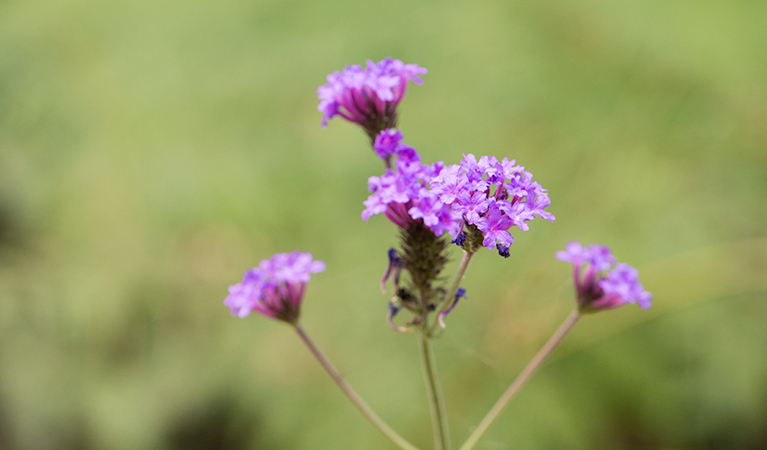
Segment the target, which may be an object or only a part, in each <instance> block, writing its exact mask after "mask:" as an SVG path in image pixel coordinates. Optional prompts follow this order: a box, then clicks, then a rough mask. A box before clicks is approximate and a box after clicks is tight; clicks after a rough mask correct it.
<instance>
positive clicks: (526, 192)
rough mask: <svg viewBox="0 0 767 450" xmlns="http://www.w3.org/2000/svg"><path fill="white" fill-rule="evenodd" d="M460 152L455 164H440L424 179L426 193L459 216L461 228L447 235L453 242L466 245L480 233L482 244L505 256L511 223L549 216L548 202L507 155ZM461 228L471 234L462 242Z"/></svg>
mask: <svg viewBox="0 0 767 450" xmlns="http://www.w3.org/2000/svg"><path fill="white" fill-rule="evenodd" d="M463 156H464V158H463V161H461V163H460V164H456V165H452V166H447V167H445V168H444V169H443V170H442V171H441V172H440V173H439V174H437V175H436V176H435V177H434V178H433V179H432V180H431V182H430V183H429V185H430V188H431V193H432V194H433V195H434V196H436V197H437V198H438V199H439V201H440V202H442V203H444V204H446V205H449V206H450V208H451V210H452V211H453V212H454V213H455V214H457V215H458V217H459V218H460V224H459V227H458V229H459V230H461V231H459V234H453V237H454V238H455V242H456V243H458V244H459V245H464V247H465V246H466V245H472V243H473V241H475V240H476V241H479V240H480V235H479V233H481V245H482V246H484V247H487V248H489V249H497V250H498V253H499V254H501V255H502V256H505V257H508V255H509V247H510V246H511V244H512V243H513V242H514V237H513V236H512V235H511V233H510V232H509V230H510V229H511V227H514V226H516V227H518V228H519V229H521V230H524V231H527V230H528V229H529V228H530V227H529V226H528V225H527V222H529V221H531V220H533V219H534V218H535V217H542V218H544V219H546V220H549V221H552V222H553V221H554V215H552V214H551V213H550V212H548V211H546V210H545V209H546V208H547V207H548V206H549V205H550V204H551V200H549V195H548V194H547V193H546V189H544V188H543V187H542V186H541V185H540V184H539V183H538V182H536V181H533V174H531V173H530V172H528V171H526V170H525V168H524V167H523V166H520V165H517V164H516V162H515V161H514V160H509V159H508V158H504V159H503V160H501V161H499V160H498V159H497V158H496V157H495V156H481V157H480V158H479V159H477V158H476V157H475V156H474V155H473V154H464V155H463ZM464 231H468V232H469V233H471V234H474V235H476V236H475V239H469V241H468V242H467V241H466V236H465V235H464V234H463V233H464ZM477 245H480V244H477Z"/></svg>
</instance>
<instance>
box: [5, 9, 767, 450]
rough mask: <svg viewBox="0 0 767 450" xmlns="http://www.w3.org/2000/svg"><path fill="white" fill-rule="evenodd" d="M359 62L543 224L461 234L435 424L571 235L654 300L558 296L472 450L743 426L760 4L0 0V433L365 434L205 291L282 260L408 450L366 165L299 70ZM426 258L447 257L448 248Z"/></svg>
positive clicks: (122, 437) (405, 406) (68, 443)
mask: <svg viewBox="0 0 767 450" xmlns="http://www.w3.org/2000/svg"><path fill="white" fill-rule="evenodd" d="M386 56H393V57H395V58H399V59H402V60H403V61H405V62H406V63H417V64H419V65H421V66H423V67H426V68H427V69H429V73H428V74H427V75H426V76H424V81H425V83H424V85H422V86H411V88H410V90H409V91H408V94H407V96H406V98H405V99H404V101H403V103H402V104H401V105H400V128H401V129H402V130H403V133H404V135H405V141H406V142H407V143H408V144H410V145H413V146H414V147H415V148H417V149H418V150H419V152H420V153H421V155H422V156H423V158H424V160H425V161H428V162H431V161H435V160H443V161H445V162H446V163H456V162H457V161H458V160H459V159H460V158H461V153H474V154H477V155H482V154H488V155H495V156H497V157H499V158H501V157H505V156H506V157H509V158H516V159H517V161H518V163H520V164H522V165H524V166H525V167H526V168H527V169H528V170H530V171H531V172H533V173H534V174H535V177H536V180H538V181H540V183H541V184H542V185H543V186H544V187H546V188H548V189H549V193H550V195H551V198H552V205H551V208H550V210H551V211H552V212H553V213H554V214H555V215H556V216H557V220H556V222H555V223H553V224H551V223H548V222H546V221H542V220H540V219H539V220H536V221H534V222H532V223H531V224H530V225H531V229H530V231H528V232H517V233H515V238H516V242H515V243H514V245H513V246H512V249H511V258H509V259H507V260H504V259H503V258H500V257H498V255H497V254H495V253H494V252H490V251H484V252H481V253H479V254H478V256H477V257H475V260H474V262H473V263H472V266H471V267H470V269H469V273H468V276H467V279H466V281H465V283H464V285H463V286H464V287H465V288H466V289H467V292H468V299H467V300H466V301H464V302H462V303H461V304H459V306H458V308H456V310H455V311H454V312H453V313H452V314H451V315H450V316H449V317H448V320H447V322H448V328H447V332H446V334H445V335H444V337H443V338H441V339H440V340H439V341H438V342H437V343H436V351H437V359H438V365H439V367H440V370H441V374H442V377H443V380H442V383H443V387H444V389H445V393H446V399H447V407H448V412H449V414H450V419H451V431H452V435H453V441H454V442H455V443H458V444H460V443H461V442H463V440H464V439H465V438H466V437H467V436H468V435H469V433H470V431H471V430H472V429H473V427H474V426H476V424H477V423H478V422H479V420H480V419H481V418H482V417H483V416H484V414H485V412H486V411H487V410H488V409H489V407H490V406H491V405H492V403H493V402H494V401H495V399H496V398H497V397H498V396H499V395H500V394H501V393H502V392H503V390H504V389H505V388H506V386H508V384H509V383H510V382H511V381H512V380H513V379H514V377H515V376H516V374H517V373H518V372H519V371H520V370H521V369H522V368H523V367H524V365H525V364H526V362H527V361H528V360H529V359H530V357H531V356H532V355H533V354H534V353H535V352H536V351H537V349H538V348H539V347H540V346H541V345H542V344H543V342H545V340H546V339H547V338H548V336H549V335H550V334H551V333H552V332H553V331H554V330H555V329H556V327H557V326H558V325H559V324H560V323H561V321H562V320H563V319H564V318H565V317H566V316H567V314H568V313H569V312H570V310H571V309H572V307H573V302H574V301H573V297H572V295H573V293H572V286H571V282H570V276H571V274H570V266H569V264H566V263H562V262H559V261H556V260H555V259H554V253H555V252H556V251H557V250H560V249H562V248H563V247H564V245H565V243H566V242H568V241H571V240H580V241H582V242H584V243H592V242H593V243H601V244H606V245H609V246H610V247H611V248H612V249H613V252H614V253H615V255H616V256H617V257H618V259H619V260H621V261H625V262H628V263H630V264H632V265H634V266H636V267H637V268H638V269H639V272H640V278H641V280H642V282H643V284H644V285H645V288H646V289H647V290H649V291H651V292H652V293H653V294H654V295H655V298H654V305H653V307H652V309H651V310H649V311H641V310H639V308H636V307H633V306H626V307H624V308H621V309H618V310H615V311H610V312H605V313H599V314H596V315H593V316H588V317H586V318H585V319H584V320H582V321H581V322H580V323H579V324H578V325H577V327H576V328H575V330H574V331H573V333H572V334H571V335H570V336H569V337H568V338H567V339H566V341H565V342H564V343H563V345H562V346H561V347H560V348H558V349H557V350H556V351H555V353H554V354H553V355H552V357H551V358H550V359H549V360H548V361H547V363H546V364H545V365H544V366H543V368H542V370H541V371H540V372H539V373H538V374H537V375H536V376H535V377H534V378H533V379H532V381H531V382H530V383H529V384H528V385H527V386H525V388H524V390H523V391H522V392H521V393H520V395H519V396H518V397H517V398H515V399H514V401H513V402H512V403H511V405H510V407H509V409H508V410H507V411H505V412H504V413H503V415H502V416H501V417H500V419H499V420H498V421H497V422H496V423H495V424H494V425H493V427H492V428H491V429H490V431H489V432H488V434H487V435H486V437H485V439H484V440H483V441H482V442H481V444H480V445H479V446H478V447H477V448H478V449H484V450H490V449H532V450H536V449H541V450H543V449H764V448H767V227H766V226H765V223H767V2H764V1H757V0H734V1H730V2H719V1H711V0H698V1H689V0H687V1H675V2H664V1H659V0H652V1H640V0H630V1H626V2H615V1H608V0H543V1H531V0H519V1H499V0H496V1H492V0H491V1H479V2H466V1H464V2H460V1H445V2H436V1H431V2H429V1H426V2H406V1H401V0H395V1H391V2H385V3H378V2H352V1H329V2H310V1H297V0H284V1H274V0H261V1H259V0H257V1H240V0H223V1H211V0H199V1H180V0H166V1H160V2H156V1H148V0H132V1H123V2H120V1H97V0H23V1H22V0H2V1H0V449H4V450H5V449H7V450H20V449H25V450H26V449H30V450H47V449H64V450H67V449H72V450H75V449H76V450H88V449H117V450H122V449H125V450H128V449H131V450H133V449H230V450H239V449H274V450H281V449H298V450H309V449H374V450H375V449H381V450H383V449H391V448H393V446H392V445H391V444H390V443H389V442H388V441H386V439H385V438H384V437H383V436H381V435H380V434H379V433H378V432H377V431H376V430H375V429H374V428H373V427H372V426H370V425H369V424H368V423H367V422H366V421H365V420H364V419H363V418H362V416H361V415H360V414H359V413H358V412H357V411H356V410H355V409H354V407H353V406H352V405H351V404H350V403H349V402H348V401H347V400H346V399H345V398H344V397H343V395H342V394H341V392H340V391H339V390H338V389H337V388H336V386H335V385H333V383H332V381H331V380H330V378H328V377H327V375H326V374H325V373H324V372H323V371H322V369H321V368H320V366H319V365H317V364H316V363H315V361H314V360H312V359H311V356H310V354H309V353H308V351H306V349H305V348H303V347H302V346H301V344H300V342H299V340H298V338H297V337H296V336H295V335H294V334H293V333H292V331H291V329H290V328H289V327H288V326H286V325H284V324H282V323H277V322H275V321H270V320H268V319H266V318H263V317H258V316H251V317H248V318H246V319H238V318H233V317H231V316H230V314H229V311H228V310H227V309H226V308H225V307H224V306H223V304H222V301H223V299H224V297H225V296H226V294H227V286H228V285H230V284H233V283H236V282H238V281H239V280H240V277H241V275H242V273H243V272H244V271H245V270H246V269H247V268H249V267H252V266H254V265H256V264H257V263H258V261H259V260H260V259H263V258H267V257H269V256H270V255H271V254H272V253H274V252H286V251H291V250H294V249H300V250H302V251H308V252H312V253H313V254H314V256H315V258H318V259H321V260H324V261H325V262H326V263H327V271H326V272H324V273H321V274H317V275H315V276H314V278H313V280H312V281H311V283H310V285H309V286H308V290H307V296H306V298H305V302H304V309H303V320H302V321H303V323H304V326H305V328H306V329H307V331H308V332H309V333H310V334H311V335H312V336H313V338H314V339H315V341H316V342H317V344H318V345H319V346H320V347H321V348H322V349H323V350H324V351H325V352H326V353H327V354H328V356H329V357H330V358H331V359H332V360H333V362H334V363H335V364H336V365H337V366H338V367H339V369H341V371H342V372H343V373H344V375H345V376H346V377H347V379H348V381H349V382H350V383H351V384H352V385H353V386H354V387H355V388H356V389H357V390H358V391H359V392H360V394H361V395H362V396H363V397H364V398H365V399H366V400H367V401H368V402H369V403H370V404H371V405H372V406H373V407H374V408H375V409H376V410H377V411H378V413H379V414H380V415H381V416H382V417H384V418H385V419H386V420H387V421H389V422H390V424H391V425H392V426H393V427H394V428H395V429H397V430H398V431H400V432H401V434H403V435H404V436H405V437H407V438H408V439H410V440H411V441H412V442H413V443H415V444H416V445H418V446H421V447H423V448H424V449H427V448H429V447H430V445H431V444H430V438H431V431H430V422H429V412H428V407H427V404H426V393H425V389H424V387H423V383H422V376H421V373H420V367H419V361H418V355H417V346H416V342H415V339H414V336H411V335H406V334H399V333H395V332H393V331H391V330H390V329H389V328H388V327H387V325H386V322H385V316H386V302H387V300H388V297H387V295H385V294H382V293H381V292H380V290H379V287H378V286H379V285H378V283H379V280H380V277H381V275H382V274H383V271H384V269H385V265H386V250H387V249H388V248H389V247H391V246H392V245H395V244H396V230H395V228H394V226H393V225H392V224H390V223H389V222H388V221H387V220H386V219H385V218H383V217H381V216H376V217H374V218H372V219H371V220H370V222H369V223H364V222H362V221H361V220H360V212H361V211H362V208H363V207H362V201H363V200H364V199H365V198H366V196H367V189H366V188H367V184H366V181H367V178H368V177H369V176H372V175H380V174H381V173H382V171H383V168H382V164H381V161H380V160H378V159H377V158H376V157H375V156H374V154H373V152H372V151H371V149H370V148H369V145H368V142H367V139H366V137H365V135H364V133H363V132H362V131H361V130H359V129H358V128H357V127H355V126H353V125H351V124H349V123H345V122H343V121H342V120H341V119H339V118H336V119H334V120H332V121H331V123H330V126H329V127H328V128H327V129H323V128H322V127H321V126H320V120H321V114H320V113H319V112H318V111H317V110H316V105H317V99H316V93H315V91H316V88H317V86H319V85H320V84H323V83H324V81H325V76H326V75H327V74H328V73H330V72H331V71H334V70H340V69H341V68H343V67H344V66H345V65H348V64H362V63H364V61H365V60H366V59H368V58H370V59H374V60H379V59H381V58H383V57H386ZM453 251H454V255H455V256H454V258H453V260H452V262H451V265H450V266H449V269H450V270H454V268H455V266H456V264H457V259H458V256H459V254H458V249H457V248H456V249H454V250H453Z"/></svg>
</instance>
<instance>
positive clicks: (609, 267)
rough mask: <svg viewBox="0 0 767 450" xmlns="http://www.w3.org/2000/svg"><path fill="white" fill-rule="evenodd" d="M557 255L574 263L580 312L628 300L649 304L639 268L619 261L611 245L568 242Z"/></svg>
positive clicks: (609, 307) (648, 294)
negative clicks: (587, 244) (586, 244)
mask: <svg viewBox="0 0 767 450" xmlns="http://www.w3.org/2000/svg"><path fill="white" fill-rule="evenodd" d="M556 256H557V259H559V260H560V261H567V262H571V263H572V264H573V283H574V284H575V292H576V296H577V300H578V308H579V309H580V310H581V312H596V311H601V310H605V309H613V308H617V307H619V306H622V305H625V304H626V303H636V304H638V305H639V307H640V308H642V309H649V308H650V301H651V300H652V294H650V293H649V292H647V291H645V290H644V287H642V284H641V283H640V282H639V272H638V271H637V270H636V269H635V268H633V267H631V266H629V265H628V264H626V263H618V264H616V260H615V257H614V256H613V255H612V253H611V252H610V249H609V248H608V247H605V246H604V245H589V246H587V247H583V246H582V245H581V243H580V242H569V243H568V244H567V246H566V247H565V250H564V251H559V252H557V255H556ZM606 271H607V274H606V275H605V274H604V272H606Z"/></svg>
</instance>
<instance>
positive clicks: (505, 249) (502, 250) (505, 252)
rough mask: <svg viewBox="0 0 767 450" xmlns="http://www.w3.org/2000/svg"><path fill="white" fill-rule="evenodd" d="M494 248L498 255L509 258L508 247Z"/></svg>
mask: <svg viewBox="0 0 767 450" xmlns="http://www.w3.org/2000/svg"><path fill="white" fill-rule="evenodd" d="M495 248H496V249H497V250H498V254H499V255H501V256H503V257H504V258H508V257H509V256H511V253H509V247H506V246H505V245H503V244H500V243H499V244H495Z"/></svg>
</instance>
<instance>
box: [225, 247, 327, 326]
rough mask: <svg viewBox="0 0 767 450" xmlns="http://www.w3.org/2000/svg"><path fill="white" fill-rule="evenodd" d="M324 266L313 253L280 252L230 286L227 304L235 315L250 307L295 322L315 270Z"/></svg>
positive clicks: (246, 313)
mask: <svg viewBox="0 0 767 450" xmlns="http://www.w3.org/2000/svg"><path fill="white" fill-rule="evenodd" d="M323 270H325V263H324V262H322V261H313V260H312V255H311V253H301V252H298V251H294V252H290V253H277V254H275V255H274V256H272V257H271V258H269V259H264V260H262V261H261V262H260V263H259V265H258V267H254V268H252V269H250V270H248V271H247V272H245V275H244V276H243V278H242V281H241V282H240V283H237V284H234V285H232V286H229V296H227V297H226V300H224V304H225V305H226V306H228V307H229V309H230V310H231V312H232V315H234V316H239V317H246V316H248V315H249V314H250V312H251V311H255V312H257V313H260V314H263V315H264V316H267V317H272V318H275V319H279V320H284V321H286V322H290V323H294V322H295V321H296V320H297V319H298V315H299V313H300V309H301V299H302V298H303V295H304V289H305V287H306V283H307V282H308V281H309V279H310V278H311V274H312V273H317V272H322V271H323Z"/></svg>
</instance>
